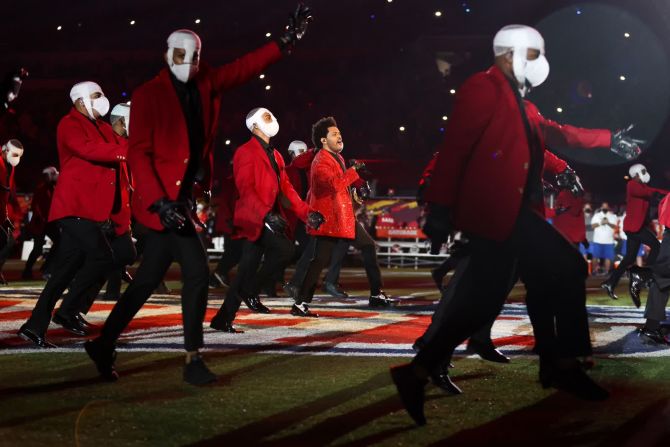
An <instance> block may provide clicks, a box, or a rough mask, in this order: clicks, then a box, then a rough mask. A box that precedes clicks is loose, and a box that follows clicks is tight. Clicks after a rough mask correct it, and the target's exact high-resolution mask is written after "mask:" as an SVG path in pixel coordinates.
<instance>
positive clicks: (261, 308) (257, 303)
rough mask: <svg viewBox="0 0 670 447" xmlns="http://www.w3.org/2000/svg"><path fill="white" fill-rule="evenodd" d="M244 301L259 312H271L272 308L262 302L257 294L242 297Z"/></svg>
mask: <svg viewBox="0 0 670 447" xmlns="http://www.w3.org/2000/svg"><path fill="white" fill-rule="evenodd" d="M242 301H244V304H246V305H247V307H248V308H249V309H250V310H252V311H254V312H257V313H259V314H269V313H270V309H268V308H267V307H266V306H265V305H264V304H263V303H261V300H260V299H259V298H258V297H257V296H252V297H250V298H242Z"/></svg>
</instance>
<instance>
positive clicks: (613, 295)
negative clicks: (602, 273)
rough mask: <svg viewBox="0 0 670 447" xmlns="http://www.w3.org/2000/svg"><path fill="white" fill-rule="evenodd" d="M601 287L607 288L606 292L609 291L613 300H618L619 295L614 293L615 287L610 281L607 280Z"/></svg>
mask: <svg viewBox="0 0 670 447" xmlns="http://www.w3.org/2000/svg"><path fill="white" fill-rule="evenodd" d="M600 288H601V289H603V290H605V292H607V294H608V295H609V297H610V298H612V299H613V300H618V299H619V297H618V296H616V293H614V287H612V284H610V283H608V282H607V281H605V282H604V283H602V284H600Z"/></svg>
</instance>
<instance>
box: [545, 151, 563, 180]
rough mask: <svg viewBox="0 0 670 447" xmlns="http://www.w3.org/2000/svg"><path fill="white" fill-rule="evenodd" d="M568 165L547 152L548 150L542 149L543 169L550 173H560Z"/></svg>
mask: <svg viewBox="0 0 670 447" xmlns="http://www.w3.org/2000/svg"><path fill="white" fill-rule="evenodd" d="M567 167H568V164H567V163H566V162H565V161H564V160H562V159H560V158H558V157H557V156H556V155H554V154H553V153H551V152H549V151H548V150H546V149H545V150H544V170H545V171H547V172H549V173H551V174H554V175H556V174H560V173H561V172H563V171H565V168H567Z"/></svg>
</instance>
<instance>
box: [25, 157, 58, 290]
mask: <svg viewBox="0 0 670 447" xmlns="http://www.w3.org/2000/svg"><path fill="white" fill-rule="evenodd" d="M42 175H43V179H42V181H41V182H39V183H38V184H37V186H36V187H35V191H34V192H33V198H32V201H31V202H30V209H31V211H32V213H33V214H32V217H31V218H30V222H28V225H27V227H26V230H27V231H28V237H29V238H30V237H32V238H33V249H32V251H31V252H30V255H28V260H27V261H26V265H25V267H24V269H23V273H22V274H21V279H24V280H31V279H33V265H35V262H36V261H37V259H38V258H39V257H40V256H42V251H43V248H44V244H45V242H46V236H49V239H51V242H52V246H51V249H50V250H49V254H48V255H47V257H46V259H45V260H44V263H43V264H42V267H41V268H40V270H41V271H42V274H43V275H48V274H49V273H50V270H49V268H50V266H51V264H52V261H53V259H54V254H55V252H56V249H57V245H58V240H59V239H60V231H59V230H58V226H57V225H55V224H53V223H47V221H48V220H49V208H51V199H52V197H53V193H54V189H55V187H56V182H57V181H58V169H56V167H54V166H48V167H46V168H44V169H43V170H42Z"/></svg>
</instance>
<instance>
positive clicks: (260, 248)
mask: <svg viewBox="0 0 670 447" xmlns="http://www.w3.org/2000/svg"><path fill="white" fill-rule="evenodd" d="M293 250H294V246H293V242H292V241H291V240H290V239H288V238H287V237H286V235H284V234H278V233H273V232H272V231H270V230H269V229H268V228H265V227H264V228H263V233H261V237H260V238H259V239H258V240H256V241H249V240H246V239H243V248H242V258H241V259H240V263H239V265H238V266H237V276H235V279H233V282H232V284H231V285H230V289H228V293H227V294H226V299H225V300H224V301H223V304H222V305H221V309H219V312H218V313H217V315H216V316H215V317H214V318H216V319H218V318H225V319H226V321H228V322H232V321H233V320H234V319H235V315H237V311H238V310H239V308H240V304H241V303H242V298H245V299H248V298H252V297H254V296H257V295H258V292H259V291H260V288H261V287H262V286H264V285H267V284H268V283H270V281H272V278H273V277H274V276H275V275H276V272H277V271H281V270H282V269H283V268H284V267H285V266H286V264H288V263H289V262H290V261H291V258H292V257H293ZM261 259H263V265H262V266H261V268H260V269H259V268H258V267H259V266H260V264H261Z"/></svg>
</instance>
